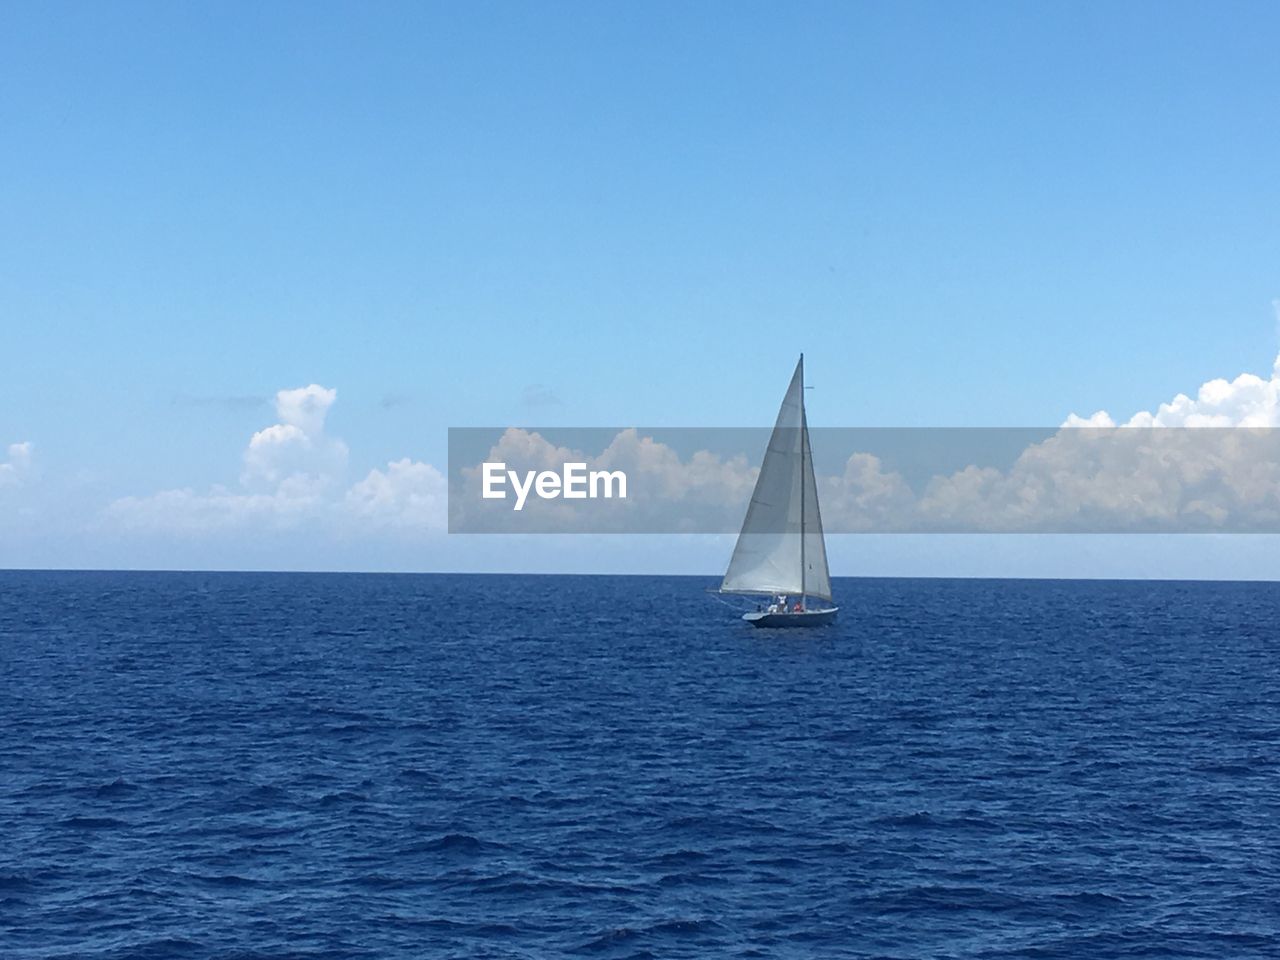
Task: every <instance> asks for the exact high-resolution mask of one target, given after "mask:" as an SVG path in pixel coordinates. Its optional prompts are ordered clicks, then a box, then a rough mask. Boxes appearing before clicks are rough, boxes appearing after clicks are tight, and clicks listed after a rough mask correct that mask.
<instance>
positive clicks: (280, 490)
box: [106, 383, 445, 535]
mask: <svg viewBox="0 0 1280 960" xmlns="http://www.w3.org/2000/svg"><path fill="white" fill-rule="evenodd" d="M337 397H338V392H337V391H336V390H334V389H331V388H328V387H322V386H320V385H318V384H314V383H313V384H310V385H309V386H306V387H299V388H297V389H294V390H281V391H279V392H278V393H277V394H276V415H277V416H278V417H279V419H280V422H279V423H275V424H272V425H271V426H269V427H265V428H263V429H262V430H259V431H257V432H256V433H254V434H253V436H252V437H250V439H249V443H248V446H247V447H246V448H245V451H244V455H243V467H242V470H241V473H240V489H228V488H227V487H225V486H220V485H216V486H214V487H211V488H210V489H209V490H207V491H203V492H202V491H196V490H192V489H189V488H184V489H180V490H162V491H160V492H159V493H155V494H150V495H147V496H134V497H123V498H120V499H118V500H116V501H114V502H113V503H111V504H110V505H109V506H108V508H107V511H106V519H107V520H108V522H110V523H113V524H115V525H117V526H120V527H123V528H126V529H129V530H133V531H138V532H143V533H178V534H185V535H195V534H202V533H217V532H221V531H229V530H238V529H248V528H253V529H261V528H264V527H265V528H268V529H277V530H279V529H292V528H297V527H300V526H303V525H313V524H319V525H321V526H328V527H330V528H332V529H334V530H336V529H338V528H342V529H344V530H345V529H349V528H350V526H351V525H352V524H353V523H355V524H357V525H359V524H363V525H364V526H366V527H370V528H393V527H394V528H402V529H408V530H418V531H422V530H436V529H442V528H443V527H444V518H445V506H444V486H445V485H444V479H443V477H441V475H440V473H439V471H437V470H436V469H435V468H434V467H431V466H430V465H428V464H424V463H415V462H413V461H410V460H408V459H403V460H399V461H395V462H392V463H389V464H388V465H387V469H386V470H385V471H382V470H372V471H370V473H369V475H368V476H367V477H365V479H364V480H361V481H360V482H359V483H357V484H355V485H354V486H352V487H351V488H350V489H344V487H343V483H342V478H343V474H344V473H345V471H346V467H347V459H348V448H347V445H346V444H345V443H344V442H343V441H342V440H340V439H339V438H337V437H332V436H329V435H328V434H327V433H325V419H326V418H327V416H328V413H329V409H330V408H331V407H332V406H333V404H334V402H335V401H336V400H337Z"/></svg>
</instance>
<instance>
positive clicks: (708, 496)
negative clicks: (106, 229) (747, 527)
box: [449, 427, 1280, 533]
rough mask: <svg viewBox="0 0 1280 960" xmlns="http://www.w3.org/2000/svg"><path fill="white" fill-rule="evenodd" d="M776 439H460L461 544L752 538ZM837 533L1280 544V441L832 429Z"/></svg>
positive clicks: (828, 516)
mask: <svg viewBox="0 0 1280 960" xmlns="http://www.w3.org/2000/svg"><path fill="white" fill-rule="evenodd" d="M769 433H770V431H769V430H768V429H764V428H691V427H686V428H671V427H666V428H653V429H642V428H632V427H627V428H607V427H574V428H566V427H555V428H545V429H534V428H515V427H510V428H483V427H466V428H452V429H450V431H449V531H450V532H451V533H736V532H737V531H738V530H739V529H740V527H741V525H742V520H743V517H744V515H745V513H746V508H747V503H748V501H749V499H750V497H751V493H752V489H753V487H754V484H755V479H756V475H757V473H758V472H759V467H760V462H761V459H762V457H763V455H764V451H765V447H766V445H767V443H768V440H769ZM810 437H811V447H812V450H813V454H812V459H813V467H814V471H815V475H816V478H817V489H818V496H819V501H820V508H821V513H822V521H823V526H824V529H825V530H826V532H828V533H1280V430H1275V429H1269V428H1199V429H1186V428H1178V429H1170V428H1130V427H1116V428H1093V427H1089V428H1074V427H1064V428H1057V427H1048V428H1023V427H1010V428H861V427H860V428H822V429H814V430H811V431H810Z"/></svg>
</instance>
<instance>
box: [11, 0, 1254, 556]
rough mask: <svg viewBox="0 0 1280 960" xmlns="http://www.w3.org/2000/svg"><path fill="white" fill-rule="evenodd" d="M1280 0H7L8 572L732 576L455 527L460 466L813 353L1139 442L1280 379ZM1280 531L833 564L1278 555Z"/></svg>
mask: <svg viewBox="0 0 1280 960" xmlns="http://www.w3.org/2000/svg"><path fill="white" fill-rule="evenodd" d="M1278 28H1280V9H1278V8H1276V7H1275V5H1273V4H1264V3H1226V4H1215V5H1207V4H1180V3H1167V2H1162V3H1149V4H1148V3H1137V2H1132V3H1124V4H1102V3H1045V4H1036V5H1029V4H1020V3H1009V4H995V3H990V4H988V3H984V4H970V5H968V6H966V7H961V6H959V5H957V4H952V3H894V4H886V3H879V4H856V3H832V4H821V3H800V4H771V5H766V4H751V3H738V2H735V3H699V4H660V3H645V4H589V3H576V4H554V3H545V4H516V3H505V4H484V3H476V4H445V3H439V4H421V3H413V4H394V3H382V4H377V5H372V6H370V5H357V4H334V3H307V4H288V3H276V4H270V5H250V4H236V3H228V4H210V5H205V6H196V5H189V4H186V5H174V4H160V3H154V4H131V3H118V4H110V5H88V4H59V3H49V4H39V5H36V4H23V5H19V4H10V5H7V6H5V7H4V8H3V9H0V223H3V225H4V229H2V230H0V565H2V566H9V567H85V566H87V567H184V568H185V567H198V568H251V569H258V568H271V569H314V568H323V569H404V570H439V569H446V570H447V569H474V570H507V569H528V570H560V569H616V570H652V571H655V572H661V571H667V570H670V571H672V572H708V573H710V572H714V571H715V570H716V569H717V568H718V567H722V566H723V563H724V560H725V559H726V558H727V553H728V549H729V547H730V545H731V544H730V543H729V542H726V541H724V540H723V539H715V538H710V539H708V538H703V539H700V540H696V541H689V542H683V541H677V540H668V539H659V538H637V537H632V538H626V539H609V538H567V539H560V538H525V539H522V540H519V541H511V540H505V539H504V540H496V539H493V538H483V537H481V538H475V537H472V538H462V537H448V536H445V535H444V534H442V533H441V532H440V531H439V530H438V529H436V526H435V525H434V523H435V521H434V520H432V519H431V518H433V517H435V516H436V515H437V514H436V513H434V512H433V511H437V509H438V504H436V503H435V502H434V500H433V497H435V492H434V487H433V486H432V483H433V479H432V477H431V475H430V473H429V472H428V471H443V470H444V467H445V463H444V460H445V457H446V436H447V429H448V428H449V427H458V426H493V425H521V426H529V427H537V426H546V425H561V426H567V425H573V426H625V425H640V424H648V425H654V426H662V425H669V426H755V425H767V424H768V423H769V422H771V420H772V418H773V415H774V412H775V411H776V408H777V403H778V398H779V396H780V394H781V391H782V389H783V388H784V386H785V384H786V381H787V378H788V376H789V374H790V370H791V367H792V365H793V364H794V361H795V356H796V354H797V353H799V352H800V351H802V350H803V351H804V352H805V354H806V362H807V370H808V378H809V382H810V383H812V384H813V385H814V386H815V388H816V389H815V390H814V391H813V392H812V394H811V395H810V397H809V416H810V421H811V422H813V423H819V422H820V423H823V424H825V425H828V426H1054V425H1057V424H1060V423H1063V422H1064V421H1065V420H1066V418H1067V417H1068V416H1070V415H1072V414H1076V415H1078V416H1081V417H1088V416H1091V415H1093V414H1095V413H1096V412H1097V411H1102V410H1105V411H1108V412H1109V414H1110V415H1111V416H1112V417H1113V418H1114V419H1115V420H1116V422H1124V421H1125V420H1127V419H1128V418H1129V417H1131V416H1132V415H1133V414H1134V413H1136V412H1139V411H1154V410H1156V409H1157V407H1158V405H1159V404H1161V403H1167V402H1169V401H1171V400H1172V399H1173V398H1174V397H1176V396H1177V395H1178V394H1189V395H1191V396H1193V397H1194V396H1195V395H1196V391H1197V390H1198V389H1199V387H1200V385H1201V384H1203V383H1206V382H1209V381H1212V380H1214V379H1215V378H1226V379H1227V380H1232V379H1233V378H1235V377H1236V376H1238V375H1239V374H1241V373H1254V374H1257V375H1259V376H1260V377H1262V378H1268V377H1270V376H1271V374H1272V370H1273V362H1274V360H1275V357H1276V354H1277V350H1278V348H1280V339H1278V336H1277V314H1276V309H1275V307H1274V305H1273V302H1274V301H1275V300H1277V298H1280V275H1278V274H1277V264H1280V256H1278V254H1280V179H1278V178H1276V177H1275V174H1274V171H1275V167H1276V160H1277V157H1278V156H1280V150H1278V149H1277V148H1278V147H1280V126H1277V124H1276V123H1275V122H1274V119H1275V116H1276V112H1277V108H1278V107H1280V58H1278V57H1276V56H1275V50H1274V43H1273V38H1274V36H1276V33H1277V29H1278ZM282 398H283V399H282ZM308 405H310V406H308ZM299 464H301V465H302V468H300V470H295V468H298V467H299ZM291 471H293V472H291ZM294 476H301V477H303V478H304V479H305V482H302V481H299V482H298V483H293V485H292V486H290V487H288V489H284V488H283V487H282V484H284V483H285V482H286V481H289V480H290V477H294ZM230 514H234V518H233V519H228V516H229V515H230ZM730 540H731V538H730ZM1139 541H1141V542H1139ZM1246 541H1247V542H1246ZM1274 547H1275V544H1274V543H1273V542H1271V541H1270V539H1269V538H1263V537H1252V538H1239V537H1234V538H1218V539H1213V538H1202V537H1182V538H1173V539H1172V540H1169V541H1168V542H1167V543H1166V542H1165V541H1164V539H1163V538H1146V539H1145V540H1144V539H1142V538H1130V539H1127V540H1124V541H1123V543H1122V544H1120V543H1110V544H1107V545H1105V546H1104V545H1102V542H1101V541H1100V540H1097V539H1095V540H1088V539H1079V538H1056V539H1055V538H1047V539H1041V538H1027V537H1024V538H990V537H988V538H982V537H974V538H967V537H952V538H930V539H928V540H924V541H922V540H918V539H915V538H911V537H898V538H890V537H886V538H870V537H864V538H858V537H849V538H840V542H839V543H836V544H833V547H832V551H831V552H832V558H833V567H834V568H835V570H834V572H835V573H837V574H841V573H864V574H874V573H884V574H902V573H939V574H964V573H981V574H984V575H1003V574H1004V573H1019V572H1025V571H1028V570H1030V571H1032V572H1037V573H1041V574H1043V575H1068V576H1069V575H1082V576H1083V575H1098V574H1102V575H1170V576H1174V575H1177V576H1182V575H1195V576H1218V575H1222V576H1250V575H1267V576H1280V564H1277V563H1276V562H1273V561H1271V560H1270V559H1269V558H1270V555H1271V554H1272V553H1275V552H1276V551H1275V549H1274Z"/></svg>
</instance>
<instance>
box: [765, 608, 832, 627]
mask: <svg viewBox="0 0 1280 960" xmlns="http://www.w3.org/2000/svg"><path fill="white" fill-rule="evenodd" d="M839 609H840V608H839V607H826V608H825V609H822V610H801V611H800V612H798V613H764V612H763V611H760V612H756V613H744V614H743V615H742V619H743V620H745V621H747V623H749V624H751V625H752V626H753V627H762V628H765V629H773V630H785V629H789V628H794V627H825V626H826V625H827V624H829V623H831V621H833V620H835V618H836V613H837V611H839Z"/></svg>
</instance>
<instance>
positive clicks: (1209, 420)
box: [1063, 356, 1280, 427]
mask: <svg viewBox="0 0 1280 960" xmlns="http://www.w3.org/2000/svg"><path fill="white" fill-rule="evenodd" d="M1115 425H1116V424H1115V423H1114V421H1113V420H1112V419H1111V416H1110V415H1109V414H1108V413H1107V412H1106V411H1105V410H1099V411H1098V412H1097V413H1095V414H1093V415H1092V416H1090V417H1088V418H1083V417H1079V416H1076V414H1074V413H1072V414H1071V415H1070V416H1069V417H1067V419H1066V422H1064V423H1063V426H1064V427H1111V426H1115ZM1123 426H1126V427H1280V356H1278V357H1276V361H1275V364H1274V365H1273V366H1272V370H1271V376H1270V378H1269V379H1266V380H1264V379H1262V377H1259V376H1256V375H1254V374H1252V373H1242V374H1240V376H1238V377H1236V378H1235V379H1234V380H1231V381H1227V380H1224V379H1221V378H1218V379H1215V380H1209V381H1207V382H1206V383H1204V384H1202V385H1201V386H1200V389H1199V390H1198V391H1197V392H1196V396H1195V399H1194V400H1193V399H1192V398H1191V397H1189V396H1187V395H1186V394H1185V393H1180V394H1178V395H1177V396H1176V397H1174V398H1173V399H1172V400H1170V401H1169V402H1168V403H1162V404H1160V406H1159V407H1157V408H1156V411H1155V412H1154V413H1151V412H1150V411H1146V410H1143V411H1140V412H1138V413H1135V414H1134V415H1133V416H1132V417H1130V418H1129V419H1128V420H1127V421H1126V422H1125V423H1124V424H1123Z"/></svg>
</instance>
